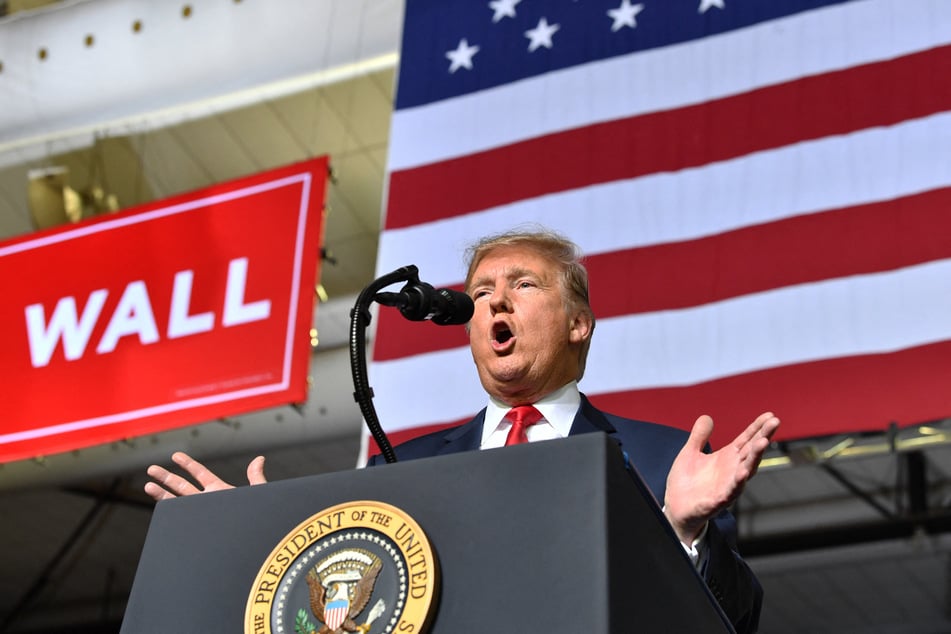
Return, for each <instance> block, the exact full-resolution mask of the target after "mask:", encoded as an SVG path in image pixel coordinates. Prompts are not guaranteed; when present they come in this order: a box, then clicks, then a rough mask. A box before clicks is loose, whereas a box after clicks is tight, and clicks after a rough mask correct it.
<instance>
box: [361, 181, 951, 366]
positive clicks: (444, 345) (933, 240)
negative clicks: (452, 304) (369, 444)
mask: <svg viewBox="0 0 951 634" xmlns="http://www.w3.org/2000/svg"><path fill="white" fill-rule="evenodd" d="M948 209H951V188H944V189H939V190H935V191H930V192H925V193H922V194H916V195H913V196H907V197H904V198H898V199H895V200H890V201H885V202H879V203H871V204H868V205H859V206H855V207H849V208H846V209H841V210H837V211H829V212H825V213H817V214H809V215H805V216H797V217H794V218H788V219H785V220H781V221H777V222H773V223H767V224H762V225H756V226H753V227H746V228H743V229H738V230H735V231H730V232H727V233H723V234H720V235H717V236H711V237H708V238H701V239H697V240H690V241H685V242H677V243H671V244H663V245H655V246H650V247H645V248H641V249H630V250H626V251H617V252H612V253H605V254H599V255H596V256H592V257H589V258H587V260H586V265H587V267H588V271H589V273H590V277H591V298H592V299H591V301H592V308H593V309H594V313H595V315H596V316H597V317H599V318H607V317H616V316H619V315H626V314H634V313H644V312H651V311H657V310H665V309H676V308H685V307H689V306H696V305H700V304H707V303H711V302H716V301H721V300H724V299H729V298H731V297H738V296H741V295H745V294H749V293H756V292H761V291H765V290H769V289H772V288H780V287H784V286H791V285H795V284H802V283H806V282H814V281H818V280H824V279H828V278H836V277H845V276H848V275H857V274H863V273H874V272H881V271H888V270H893V269H897V268H901V267H905V266H911V265H915V264H920V263H923V262H928V261H931V260H938V259H944V258H951V214H949V213H948V211H947V210H948ZM619 272H625V273H624V274H623V275H622V274H620V273H619ZM619 277H623V279H624V283H623V285H621V284H618V283H617V280H618V278H619ZM456 288H457V290H461V286H457V287H456ZM467 345H469V339H468V336H467V335H466V333H465V329H464V328H462V327H448V328H446V327H438V328H437V327H435V326H432V325H430V324H418V323H414V322H409V321H406V320H405V319H403V318H402V316H401V315H400V314H399V312H398V311H394V310H381V311H380V316H379V326H378V329H377V339H376V342H375V344H374V359H375V360H376V361H386V360H391V359H397V358H400V357H404V356H409V355H414V354H423V353H428V352H435V351H438V350H445V349H449V348H457V347H462V346H467Z"/></svg>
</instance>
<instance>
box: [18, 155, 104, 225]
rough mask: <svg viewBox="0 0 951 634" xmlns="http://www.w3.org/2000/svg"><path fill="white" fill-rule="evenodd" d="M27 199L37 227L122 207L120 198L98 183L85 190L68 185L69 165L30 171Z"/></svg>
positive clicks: (62, 222)
mask: <svg viewBox="0 0 951 634" xmlns="http://www.w3.org/2000/svg"><path fill="white" fill-rule="evenodd" d="M27 178H28V180H29V183H28V185H27V202H28V203H29V207H30V216H31V217H32V219H33V226H34V227H35V228H36V229H48V228H50V227H56V226H59V225H63V224H66V223H69V222H79V221H80V220H83V219H84V218H91V217H93V216H98V215H99V214H103V213H111V212H114V211H118V210H119V200H118V199H117V198H116V196H115V195H114V194H109V193H106V191H105V190H104V189H103V188H102V187H100V186H99V185H92V186H90V187H88V188H86V189H84V190H82V191H77V190H75V189H73V188H72V187H70V186H69V169H68V168H66V167H63V166H54V167H44V168H40V169H34V170H30V171H29V172H28V173H27Z"/></svg>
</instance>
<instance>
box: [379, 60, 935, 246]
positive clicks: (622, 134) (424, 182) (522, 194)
mask: <svg viewBox="0 0 951 634" xmlns="http://www.w3.org/2000/svg"><path fill="white" fill-rule="evenodd" d="M949 76H951V46H943V47H939V48H934V49H931V50H929V51H925V52H922V53H916V54H913V55H907V56H904V57H900V58H897V59H894V60H890V61H886V62H879V63H875V64H867V65H864V66H857V67H854V68H850V69H846V70H842V71H838V72H832V73H827V74H823V75H817V76H813V77H807V78H804V79H800V80H797V81H793V82H787V83H783V84H778V85H776V86H769V87H765V88H761V89H757V90H754V91H750V92H747V93H744V94H741V95H736V96H732V97H727V98H724V99H719V100H716V101H711V102H708V103H703V104H698V105H694V106H687V107H683V108H679V109H674V110H668V111H662V112H656V113H651V114H647V115H642V116H637V117H630V118H625V119H619V120H617V121H611V122H606V123H600V124H595V125H591V126H587V127H583V128H577V129H574V130H568V131H565V132H560V133H556V134H550V135H547V136H543V137H539V138H536V139H530V140H526V141H523V142H520V143H515V144H512V145H508V146H505V147H501V148H497V149H493V150H488V151H485V152H478V153H474V154H472V155H469V156H466V157H463V158H458V159H451V160H446V161H442V162H438V163H434V164H432V165H427V166H422V167H417V168H412V169H407V170H401V171H397V172H393V173H392V174H391V176H390V184H389V202H388V206H387V215H386V228H387V229H397V228H403V227H409V226H412V225H415V224H419V223H426V222H433V221H436V220H443V219H446V218H449V217H453V216H458V215H462V214H466V213H470V212H473V211H478V210H483V209H489V208H492V207H496V206H499V205H503V204H506V203H511V202H514V201H517V200H523V199H527V198H534V197H537V196H541V195H544V194H548V193H552V192H556V191H566V190H570V189H575V188H579V187H584V186H588V185H593V184H596V183H606V182H612V181H616V180H621V179H627V178H634V177H637V176H643V175H645V174H651V173H657V172H666V171H676V170H680V169H684V168H688V167H695V166H699V165H704V164H707V163H710V162H714V161H722V160H726V159H729V158H734V157H738V156H742V155H745V154H748V153H750V152H757V151H761V150H766V149H770V148H777V147H782V146H785V145H788V144H791V143H796V142H799V141H803V140H807V139H817V138H822V137H826V136H830V135H838V134H847V133H849V132H854V131H857V130H862V129H865V128H869V127H876V126H888V125H892V124H895V123H899V122H901V121H903V120H906V119H913V118H917V117H923V116H926V115H929V114H934V113H936V112H941V111H943V110H947V109H949V108H951V82H948V81H945V78H946V77H949ZM778 122H782V125H778Z"/></svg>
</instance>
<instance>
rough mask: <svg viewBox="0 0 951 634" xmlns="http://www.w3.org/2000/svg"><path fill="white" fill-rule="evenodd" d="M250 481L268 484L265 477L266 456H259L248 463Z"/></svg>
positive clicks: (251, 482) (250, 482)
mask: <svg viewBox="0 0 951 634" xmlns="http://www.w3.org/2000/svg"><path fill="white" fill-rule="evenodd" d="M248 483H249V484H252V485H254V484H267V478H266V477H264V456H258V457H257V458H255V459H254V460H252V461H251V462H249V463H248Z"/></svg>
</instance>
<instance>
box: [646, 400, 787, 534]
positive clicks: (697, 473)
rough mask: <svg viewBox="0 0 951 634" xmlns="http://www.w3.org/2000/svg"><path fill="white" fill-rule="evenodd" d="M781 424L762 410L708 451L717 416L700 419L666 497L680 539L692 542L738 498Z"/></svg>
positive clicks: (677, 461)
mask: <svg viewBox="0 0 951 634" xmlns="http://www.w3.org/2000/svg"><path fill="white" fill-rule="evenodd" d="M778 427H779V419H778V418H776V417H775V416H774V415H773V414H772V412H766V413H764V414H760V415H759V417H757V419H756V420H755V421H753V422H752V423H751V424H750V426H749V427H747V428H746V429H745V430H744V431H743V432H742V433H741V434H740V435H739V436H737V437H736V438H735V439H734V440H733V442H731V443H730V444H728V445H726V446H724V447H722V448H721V449H719V450H718V451H714V452H713V453H704V451H703V448H704V447H705V446H706V444H707V442H708V441H709V440H710V435H711V434H712V433H713V419H712V418H710V417H709V416H706V415H704V416H701V417H700V418H698V419H697V422H696V423H694V425H693V430H691V432H690V437H689V438H688V439H687V442H686V444H685V445H684V447H683V449H681V450H680V453H679V454H678V455H677V458H676V459H675V460H674V464H673V465H672V466H671V468H670V473H669V474H668V475H667V492H666V494H665V496H664V513H665V514H666V515H667V519H668V520H669V521H670V524H671V526H673V528H674V531H675V532H676V533H677V537H678V538H680V541H681V542H683V543H685V544H690V543H692V542H693V541H694V540H695V539H696V538H697V536H698V535H699V534H700V533H701V531H702V530H703V527H704V525H705V524H706V523H707V521H708V520H710V519H712V518H713V517H715V516H716V515H717V513H719V512H720V511H722V510H723V509H725V508H726V507H728V506H729V505H730V504H732V503H733V501H734V500H736V498H737V497H738V496H739V495H740V493H741V492H742V491H743V487H744V486H745V485H746V483H747V482H748V481H749V479H750V478H752V477H753V475H754V474H755V473H756V469H757V468H758V467H759V463H760V461H761V460H762V459H763V452H765V451H766V448H767V447H768V446H769V442H770V438H771V437H772V436H773V434H774V433H775V432H776V429H777V428H778Z"/></svg>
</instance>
